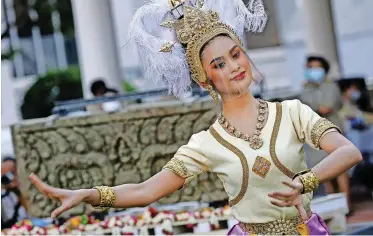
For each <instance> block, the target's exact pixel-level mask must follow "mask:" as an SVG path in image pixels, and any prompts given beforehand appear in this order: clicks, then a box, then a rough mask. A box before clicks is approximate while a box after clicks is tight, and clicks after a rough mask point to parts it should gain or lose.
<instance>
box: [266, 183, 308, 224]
mask: <svg viewBox="0 0 373 236" xmlns="http://www.w3.org/2000/svg"><path fill="white" fill-rule="evenodd" d="M282 183H283V184H285V185H286V186H288V187H289V188H290V189H291V190H290V191H288V192H273V193H270V194H268V196H269V197H271V198H273V200H271V203H272V204H273V205H275V206H279V207H290V206H295V207H296V208H297V210H298V211H299V214H300V216H301V217H302V219H304V220H306V219H308V216H307V212H306V210H305V209H304V207H303V198H302V194H301V192H302V191H303V184H302V181H300V179H299V177H297V178H295V179H294V180H293V182H286V181H283V182H282ZM275 199H276V200H275Z"/></svg>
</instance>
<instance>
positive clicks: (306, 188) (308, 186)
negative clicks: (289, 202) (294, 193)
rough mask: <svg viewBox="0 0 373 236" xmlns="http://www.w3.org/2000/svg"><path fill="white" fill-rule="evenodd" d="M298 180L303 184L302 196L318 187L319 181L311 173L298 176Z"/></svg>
mask: <svg viewBox="0 0 373 236" xmlns="http://www.w3.org/2000/svg"><path fill="white" fill-rule="evenodd" d="M299 179H300V181H302V183H303V191H302V194H304V193H310V192H312V191H313V190H315V189H317V188H318V187H319V179H318V178H317V177H316V175H315V173H313V172H312V171H310V172H307V173H305V174H302V175H299Z"/></svg>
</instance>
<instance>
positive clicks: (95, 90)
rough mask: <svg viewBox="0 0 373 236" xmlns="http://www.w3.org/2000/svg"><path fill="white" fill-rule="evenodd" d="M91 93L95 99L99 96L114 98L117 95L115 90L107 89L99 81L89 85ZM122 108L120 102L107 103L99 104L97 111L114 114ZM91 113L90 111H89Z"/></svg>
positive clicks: (102, 82)
mask: <svg viewBox="0 0 373 236" xmlns="http://www.w3.org/2000/svg"><path fill="white" fill-rule="evenodd" d="M91 92H92V94H93V95H94V96H95V97H101V96H107V97H110V96H114V95H117V94H118V91H117V90H116V89H112V88H108V87H107V86H106V84H105V82H104V81H103V80H101V79H99V80H96V81H94V82H93V83H92V85H91ZM121 108H122V104H121V102H120V101H108V102H104V103H102V104H100V106H99V108H98V109H99V110H100V111H105V112H114V111H118V110H120V109H121ZM90 110H91V111H92V109H90Z"/></svg>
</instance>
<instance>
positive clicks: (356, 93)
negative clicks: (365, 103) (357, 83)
mask: <svg viewBox="0 0 373 236" xmlns="http://www.w3.org/2000/svg"><path fill="white" fill-rule="evenodd" d="M350 97H351V100H352V101H354V102H356V101H357V100H359V99H360V97H361V92H360V91H353V92H352V93H351V94H350Z"/></svg>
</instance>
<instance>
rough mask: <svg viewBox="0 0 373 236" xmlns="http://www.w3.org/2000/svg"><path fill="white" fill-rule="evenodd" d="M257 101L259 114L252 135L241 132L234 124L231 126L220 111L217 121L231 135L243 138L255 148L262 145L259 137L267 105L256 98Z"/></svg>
mask: <svg viewBox="0 0 373 236" xmlns="http://www.w3.org/2000/svg"><path fill="white" fill-rule="evenodd" d="M258 102H259V115H258V118H257V123H256V129H255V131H254V133H253V134H252V135H248V134H243V133H242V132H240V131H239V130H238V129H236V128H235V127H234V126H232V125H231V124H230V123H229V122H228V121H227V119H226V118H225V117H224V115H223V113H220V115H219V118H218V121H219V123H220V125H221V126H222V127H223V128H224V129H225V130H227V131H228V132H229V133H230V134H232V135H233V136H235V137H237V138H240V139H243V140H245V141H246V142H248V143H249V145H250V147H251V148H252V149H254V150H257V149H259V148H261V147H262V146H263V139H262V138H261V137H260V134H261V131H262V129H263V127H264V121H265V115H266V114H267V112H268V105H267V103H266V102H265V101H263V100H260V99H258Z"/></svg>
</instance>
